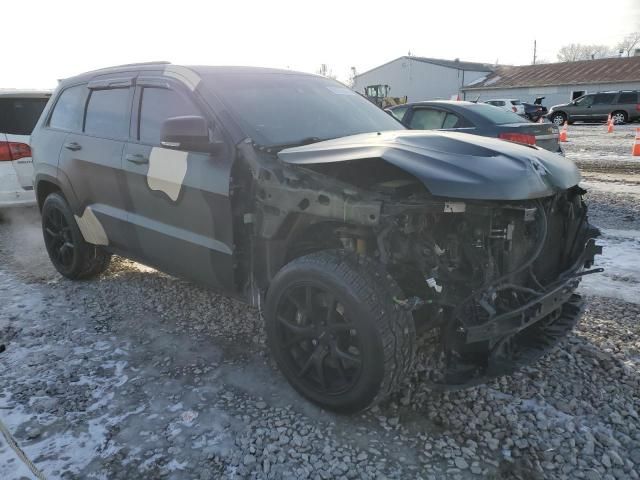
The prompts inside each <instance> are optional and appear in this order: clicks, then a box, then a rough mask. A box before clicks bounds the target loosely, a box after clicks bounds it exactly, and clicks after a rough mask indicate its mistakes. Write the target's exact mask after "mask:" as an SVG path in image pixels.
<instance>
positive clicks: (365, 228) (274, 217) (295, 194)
mask: <svg viewBox="0 0 640 480" xmlns="http://www.w3.org/2000/svg"><path fill="white" fill-rule="evenodd" d="M32 148H33V157H34V163H35V172H36V175H35V187H36V192H37V198H38V203H39V206H40V209H41V212H42V228H43V235H44V240H45V244H46V248H47V251H48V253H49V255H50V257H51V261H52V262H53V265H54V266H55V268H56V269H57V270H58V271H59V272H60V273H61V274H62V275H64V276H66V277H68V278H71V279H80V278H88V277H91V276H95V275H97V274H100V273H101V272H103V271H104V270H105V269H106V268H107V265H108V264H109V259H110V255H111V254H118V255H123V256H126V257H129V258H132V259H135V260H137V261H140V262H142V263H144V264H147V265H151V266H153V267H156V268H158V269H160V270H163V271H165V272H168V273H170V274H174V275H178V276H182V277H184V278H188V279H191V280H193V281H195V282H199V283H201V284H204V285H207V286H209V287H212V288H214V289H216V290H218V291H222V292H226V293H228V294H231V295H235V296H238V297H242V298H244V299H246V300H247V301H248V302H249V303H251V304H252V305H255V306H257V307H258V308H260V309H261V310H262V311H263V312H264V320H265V328H266V332H267V336H268V341H269V344H270V348H271V351H272V353H273V356H274V357H275V359H276V361H277V364H278V365H279V367H280V369H281V371H282V373H283V374H284V375H285V376H286V378H287V379H288V380H289V382H290V383H291V384H292V385H293V387H294V388H295V389H297V390H298V391H299V392H300V393H301V394H302V395H304V396H305V397H307V398H308V399H310V400H312V401H314V402H316V403H318V404H320V405H322V406H324V407H325V408H329V409H333V410H338V411H348V412H353V411H358V410H361V409H364V408H367V407H369V406H371V405H373V404H375V403H376V402H379V401H380V400H382V399H383V398H385V397H386V396H388V395H389V394H390V393H391V392H393V391H394V390H395V389H396V388H397V387H398V386H399V385H400V384H401V383H402V382H403V380H404V379H405V378H406V377H407V375H408V374H409V373H410V372H411V371H412V367H413V363H414V356H415V352H416V344H417V341H418V340H417V339H418V338H420V339H421V343H422V344H423V346H422V347H421V348H423V349H424V350H423V354H424V355H425V356H426V357H427V358H428V359H429V361H428V368H427V372H426V373H424V374H423V375H422V377H420V380H421V381H424V382H427V383H428V384H429V385H431V386H432V387H434V388H450V387H464V386H467V385H472V384H475V383H478V382H481V381H484V379H486V378H488V377H491V376H495V375H501V374H505V373H509V372H511V371H513V370H514V369H515V368H517V367H518V366H520V365H522V364H523V363H526V362H531V361H533V360H534V359H535V358H536V357H537V356H539V355H540V354H542V353H543V352H545V351H546V350H547V349H548V348H549V347H550V346H551V345H552V344H553V343H554V342H555V341H557V340H558V339H560V338H562V337H563V336H565V335H566V334H567V333H568V332H569V331H570V330H571V328H572V327H573V326H574V325H575V323H576V322H577V320H578V318H579V315H580V311H581V299H580V297H579V296H578V295H577V294H576V293H575V289H576V287H577V285H578V283H579V281H580V278H581V276H582V275H584V274H587V273H590V272H592V271H593V270H591V271H589V270H585V268H587V269H588V268H590V267H591V265H592V262H593V258H594V255H595V254H596V253H598V251H599V247H597V246H596V245H595V243H594V237H596V236H597V234H598V231H597V229H595V228H594V227H592V226H591V225H590V224H589V222H588V221H587V208H586V206H585V204H584V203H583V200H582V196H583V194H584V193H585V191H584V190H583V189H581V188H580V187H579V186H578V182H579V180H580V176H579V173H578V170H577V169H576V167H575V166H574V165H573V163H572V162H570V161H567V160H565V159H564V158H562V157H561V156H559V155H556V154H554V153H550V152H547V151H545V150H542V149H540V148H538V147H535V146H522V145H517V144H512V143H508V142H504V141H501V140H497V139H491V138H484V137H478V136H473V135H467V134H464V133H457V132H426V131H415V130H414V131H409V130H406V129H405V128H404V127H403V126H402V125H401V124H400V123H399V122H398V121H396V120H395V119H394V118H392V117H391V116H390V115H388V114H387V113H385V112H384V111H382V110H380V109H378V108H377V107H376V106H374V105H373V104H372V103H371V102H369V101H367V100H366V99H365V98H363V97H362V96H360V95H358V94H356V93H354V92H353V91H351V90H349V89H348V88H346V87H344V86H343V85H341V84H339V83H337V82H335V81H332V80H329V79H327V78H324V77H320V76H316V75H309V74H304V73H295V72H291V71H280V70H271V69H259V68H239V67H181V66H176V65H171V64H165V63H153V64H138V65H128V66H121V67H114V68H109V69H105V70H99V71H94V72H90V73H86V74H83V75H79V76H77V77H74V78H70V79H67V80H64V81H62V82H61V83H60V85H59V87H58V89H57V91H56V92H55V94H54V96H53V97H52V99H51V101H50V102H49V104H48V106H47V108H46V110H45V112H44V113H43V115H42V117H41V119H40V121H39V123H38V125H37V127H36V129H35V132H34V134H33V139H32ZM424 339H426V340H425V341H422V340H424Z"/></svg>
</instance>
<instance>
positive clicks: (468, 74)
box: [354, 58, 487, 102]
mask: <svg viewBox="0 0 640 480" xmlns="http://www.w3.org/2000/svg"><path fill="white" fill-rule="evenodd" d="M485 75H487V72H474V71H468V70H467V71H463V70H458V69H454V68H448V67H442V66H440V65H434V64H431V63H425V62H419V61H416V60H410V59H408V58H399V59H397V60H394V61H392V62H389V63H387V64H385V65H382V66H380V67H378V68H375V69H373V70H371V71H369V72H365V73H363V74H361V75H358V76H357V77H356V78H355V84H354V89H355V90H356V91H358V92H360V93H364V87H366V86H367V85H378V84H382V85H385V84H386V85H389V86H390V87H391V93H390V95H392V96H394V97H403V96H405V95H406V96H407V97H408V100H409V102H419V101H421V100H435V99H446V100H448V99H450V98H451V96H452V95H456V94H458V93H459V89H460V87H462V85H464V84H467V83H469V82H472V81H473V80H476V79H478V78H480V77H484V76H485Z"/></svg>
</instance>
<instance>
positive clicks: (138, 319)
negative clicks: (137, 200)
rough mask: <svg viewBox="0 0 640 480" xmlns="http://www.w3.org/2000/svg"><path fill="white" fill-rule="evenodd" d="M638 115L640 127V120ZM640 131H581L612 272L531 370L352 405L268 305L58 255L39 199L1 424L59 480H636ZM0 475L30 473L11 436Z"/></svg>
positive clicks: (7, 304) (5, 320)
mask: <svg viewBox="0 0 640 480" xmlns="http://www.w3.org/2000/svg"><path fill="white" fill-rule="evenodd" d="M634 126H635V125H634ZM634 131H635V130H634V129H633V128H632V127H631V126H622V127H617V128H616V133H614V134H611V135H607V134H606V133H605V132H606V129H605V127H604V126H603V125H594V126H591V125H583V126H578V125H573V126H570V127H569V139H570V142H569V143H568V144H565V145H566V152H567V156H568V157H569V158H572V159H574V160H575V161H576V162H577V163H578V164H579V165H580V166H581V168H582V169H583V172H584V177H585V182H584V185H585V188H589V194H588V199H589V201H590V204H591V208H592V216H593V219H594V223H595V224H596V225H598V226H600V227H602V228H603V232H604V237H603V240H602V242H603V243H604V244H605V245H606V247H607V251H606V252H605V256H604V258H603V259H602V260H603V264H605V266H606V267H607V272H606V274H604V275H600V276H597V277H596V276H595V275H593V276H591V277H588V278H587V279H586V280H585V283H584V287H583V291H584V293H585V294H587V295H588V307H587V311H586V313H585V315H584V319H583V321H582V323H581V324H580V326H579V328H578V329H577V330H576V332H575V333H574V334H572V335H571V336H570V337H569V338H567V339H566V340H565V341H563V342H562V343H561V344H560V345H559V346H558V347H557V348H556V349H555V350H553V351H552V352H551V353H549V354H548V355H547V356H545V357H544V358H543V359H542V360H541V361H540V362H539V363H538V364H536V365H535V366H532V367H529V368H526V369H525V370H523V371H521V372H519V373H517V374H515V375H513V376H511V377H504V378H500V379H497V380H495V381H493V382H491V383H490V384H488V385H483V386H480V387H476V388H473V389H470V390H466V391H461V392H448V393H432V392H429V391H427V390H426V389H424V388H423V387H422V386H421V385H420V383H419V381H418V379H419V372H418V373H417V374H416V377H415V378H414V379H413V380H412V381H411V382H409V383H408V384H407V385H406V387H405V389H404V391H402V392H400V393H399V394H398V395H397V396H396V397H395V398H393V399H392V400H391V401H389V402H387V403H386V404H385V405H382V406H381V407H379V408H376V409H374V410H373V411H370V412H367V413H365V414H361V415H356V416H337V415H333V414H329V413H327V412H323V411H321V410H319V409H317V408H316V407H314V406H312V405H310V404H309V403H308V402H306V401H305V400H303V399H301V398H300V397H299V396H298V395H297V394H296V393H295V392H294V391H293V390H292V389H291V388H290V387H289V386H288V384H287V383H286V382H285V381H284V379H283V378H282V376H281V375H280V374H279V373H278V371H277V370H276V369H275V367H274V366H273V363H272V361H271V360H270V358H269V355H268V353H267V349H266V347H265V344H264V335H263V332H262V328H261V322H260V317H259V314H258V312H257V311H255V310H252V309H250V308H247V307H246V306H245V305H243V304H241V303H239V302H237V301H235V300H232V299H229V298H226V297H220V296H217V295H215V294H213V293H211V292H209V291H206V290H203V289H200V288H198V287H195V286H193V285H191V284H189V283H186V282H183V281H181V280H177V279H175V278H172V277H170V276H167V275H164V274H162V273H159V272H157V271H155V270H151V269H149V268H146V267H144V266H142V265H139V264H136V263H133V262H130V261H127V260H123V259H116V260H115V261H114V262H113V264H112V266H111V268H110V270H109V271H108V272H107V273H106V274H104V275H103V276H102V277H101V278H99V279H98V280H93V281H85V282H70V281H67V280H65V279H63V278H61V277H60V276H59V275H57V274H56V273H55V272H54V271H53V268H52V267H51V266H50V264H49V261H48V259H47V258H46V254H45V252H44V247H43V245H42V239H41V233H40V229H39V223H38V222H39V217H38V213H37V211H35V210H33V209H27V210H20V211H11V212H8V213H5V218H4V222H3V223H1V224H0V343H4V344H5V345H6V351H5V352H4V353H0V378H2V383H1V384H0V418H1V419H2V420H3V422H4V423H5V424H6V425H7V426H8V427H9V429H10V430H11V431H12V432H13V433H14V435H15V437H16V439H17V440H18V441H19V442H20V444H21V446H22V447H23V449H24V450H25V452H26V453H27V454H28V456H29V457H30V458H31V459H32V460H33V461H34V462H35V463H36V464H37V465H38V467H39V468H40V469H42V470H43V472H44V473H45V475H46V477H47V478H63V479H76V478H78V479H80V478H81V479H107V478H108V479H133V478H168V479H183V478H185V479H186V478H189V479H214V478H275V479H280V478H295V479H298V478H314V479H329V478H348V479H353V478H371V479H378V478H427V479H430V478H434V479H435V478H453V479H456V478H461V479H468V478H481V477H487V478H493V479H507V478H509V479H510V478H514V479H539V478H540V479H541V478H554V479H562V478H567V479H568V478H572V479H573V478H586V479H590V480H591V479H592V480H596V479H602V478H604V479H623V478H624V479H627V478H630V479H637V478H640V476H639V475H638V472H639V471H640V418H639V416H638V415H639V413H640V394H639V392H640V295H638V294H639V293H640V261H639V260H638V257H640V207H639V205H640V162H634V159H633V157H631V156H630V155H629V153H630V151H631V143H632V141H633V133H634ZM0 478H1V479H7V480H12V479H22V478H33V477H32V475H31V474H30V472H29V471H28V470H27V469H26V467H25V466H24V465H23V464H22V463H21V461H20V460H19V459H18V458H17V457H16V456H15V454H14V453H13V451H12V450H11V449H9V448H8V446H7V444H6V443H5V442H4V439H3V438H2V437H1V436H0Z"/></svg>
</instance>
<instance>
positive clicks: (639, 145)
mask: <svg viewBox="0 0 640 480" xmlns="http://www.w3.org/2000/svg"><path fill="white" fill-rule="evenodd" d="M631 155H633V156H634V157H640V128H636V141H635V142H634V144H633V150H631Z"/></svg>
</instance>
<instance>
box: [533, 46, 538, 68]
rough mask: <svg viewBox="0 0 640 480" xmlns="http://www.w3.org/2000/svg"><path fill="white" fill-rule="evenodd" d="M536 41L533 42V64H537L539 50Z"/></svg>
mask: <svg viewBox="0 0 640 480" xmlns="http://www.w3.org/2000/svg"><path fill="white" fill-rule="evenodd" d="M536 43H537V42H536V41H535V40H534V41H533V64H534V65H535V64H536V50H537V45H536Z"/></svg>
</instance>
